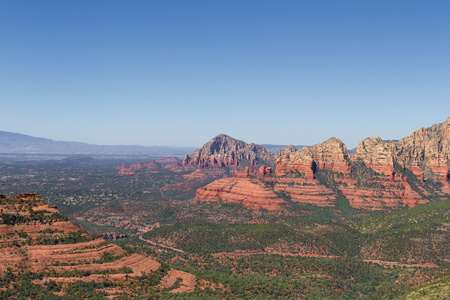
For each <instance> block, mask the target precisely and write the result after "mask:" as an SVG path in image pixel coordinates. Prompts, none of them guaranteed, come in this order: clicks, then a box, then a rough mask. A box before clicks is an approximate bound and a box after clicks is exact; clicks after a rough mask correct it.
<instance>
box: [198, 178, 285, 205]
mask: <svg viewBox="0 0 450 300" xmlns="http://www.w3.org/2000/svg"><path fill="white" fill-rule="evenodd" d="M196 199H197V200H198V201H219V200H221V201H223V202H226V203H233V204H241V205H243V206H244V207H245V208H248V209H267V210H269V211H273V210H280V209H282V206H283V205H284V204H285V201H284V200H282V199H280V198H278V197H277V195H276V194H275V193H274V192H273V191H271V190H270V189H269V188H267V187H265V186H264V185H263V184H262V183H261V182H260V181H259V180H258V179H250V178H241V177H239V178H238V177H228V178H222V179H218V180H216V181H214V182H212V183H210V184H208V185H207V186H205V187H203V188H199V189H198V190H197V195H196Z"/></svg>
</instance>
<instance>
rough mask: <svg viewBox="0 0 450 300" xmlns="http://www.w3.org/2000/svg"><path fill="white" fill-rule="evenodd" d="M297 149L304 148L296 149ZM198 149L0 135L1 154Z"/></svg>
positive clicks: (182, 152)
mask: <svg viewBox="0 0 450 300" xmlns="http://www.w3.org/2000/svg"><path fill="white" fill-rule="evenodd" d="M262 146H263V147H264V148H266V149H267V150H269V151H270V152H273V153H275V152H277V151H278V150H279V149H281V148H283V147H285V146H286V145H272V144H263V145H262ZM295 147H296V148H297V149H301V148H303V147H304V146H301V145H296V146H295ZM197 149H198V147H169V146H138V145H93V144H87V143H80V142H67V141H54V140H51V139H47V138H39V137H33V136H29V135H25V134H20V133H13V132H7V131H0V153H8V154H9V153H14V154H87V155H94V154H97V155H100V154H108V155H110V154H116V155H151V156H184V155H186V154H189V153H192V152H194V151H195V150H197Z"/></svg>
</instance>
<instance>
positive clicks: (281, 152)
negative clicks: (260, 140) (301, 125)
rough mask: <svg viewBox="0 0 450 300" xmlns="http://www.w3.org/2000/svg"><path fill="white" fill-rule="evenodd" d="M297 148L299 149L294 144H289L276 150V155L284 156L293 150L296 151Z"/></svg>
mask: <svg viewBox="0 0 450 300" xmlns="http://www.w3.org/2000/svg"><path fill="white" fill-rule="evenodd" d="M297 150H298V149H297V148H295V146H294V145H289V146H286V147H283V148H281V149H280V150H278V151H277V152H275V156H276V157H280V156H283V155H285V154H288V153H291V152H295V151H297Z"/></svg>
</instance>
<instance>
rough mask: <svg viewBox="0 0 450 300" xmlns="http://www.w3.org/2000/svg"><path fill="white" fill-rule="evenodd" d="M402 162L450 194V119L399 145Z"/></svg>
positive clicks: (414, 134) (407, 138) (422, 129)
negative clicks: (441, 186) (438, 183)
mask: <svg viewBox="0 0 450 300" xmlns="http://www.w3.org/2000/svg"><path fill="white" fill-rule="evenodd" d="M396 155H397V157H398V161H399V163H400V164H402V165H403V166H404V167H406V168H409V169H411V171H413V172H414V174H415V175H417V176H420V177H423V180H429V181H436V182H440V183H441V184H442V185H443V189H442V191H443V192H445V193H450V188H449V184H448V181H449V164H450V163H449V159H450V118H448V119H447V120H446V121H445V122H444V123H440V124H435V125H433V126H431V127H429V128H421V129H419V130H416V131H414V132H413V133H412V134H411V135H410V136H407V137H404V138H403V139H401V140H400V141H399V142H398V143H397V145H396Z"/></svg>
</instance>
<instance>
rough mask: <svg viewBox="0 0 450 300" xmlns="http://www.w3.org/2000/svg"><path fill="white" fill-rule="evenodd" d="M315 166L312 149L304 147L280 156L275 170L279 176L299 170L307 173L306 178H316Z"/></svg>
mask: <svg viewBox="0 0 450 300" xmlns="http://www.w3.org/2000/svg"><path fill="white" fill-rule="evenodd" d="M314 168H315V162H314V159H313V157H312V153H311V150H310V149H309V148H307V147H304V148H303V149H301V150H298V151H296V152H291V153H288V154H285V155H283V156H281V157H279V158H278V159H277V166H276V169H275V172H276V175H277V176H285V175H286V174H288V173H292V172H299V173H303V174H305V178H308V179H314Z"/></svg>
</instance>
